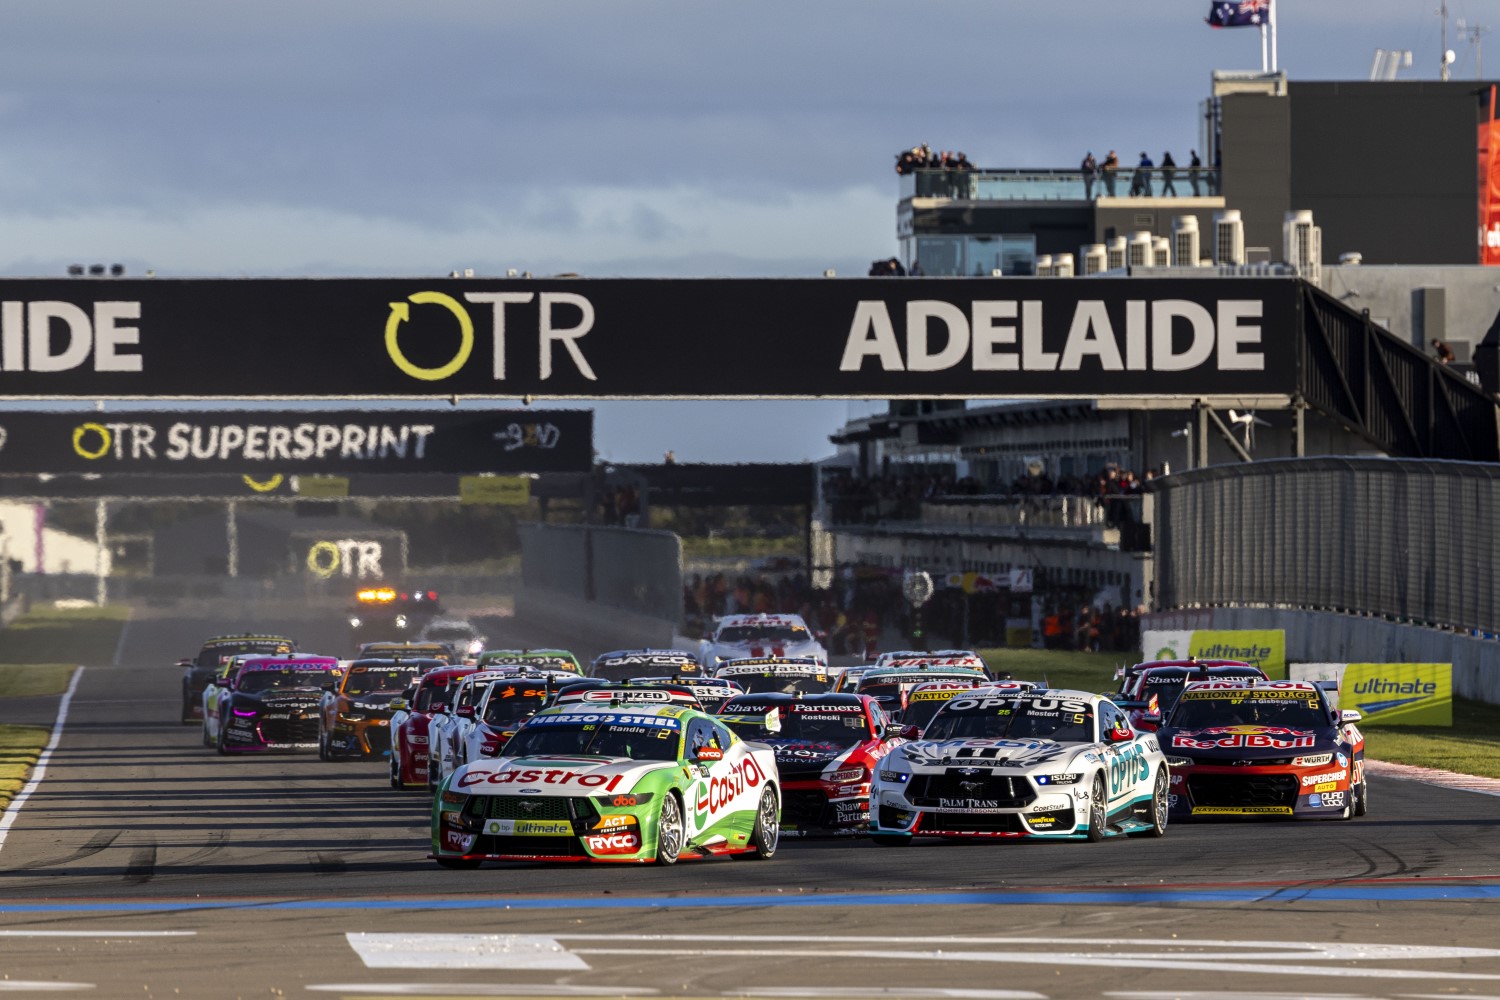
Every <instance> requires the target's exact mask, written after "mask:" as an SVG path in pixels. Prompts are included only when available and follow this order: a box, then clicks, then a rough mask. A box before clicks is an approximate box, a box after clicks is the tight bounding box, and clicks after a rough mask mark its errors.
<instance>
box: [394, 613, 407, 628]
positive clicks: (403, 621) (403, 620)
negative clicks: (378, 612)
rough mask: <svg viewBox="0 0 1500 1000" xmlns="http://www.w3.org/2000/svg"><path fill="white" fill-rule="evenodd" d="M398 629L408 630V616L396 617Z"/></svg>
mask: <svg viewBox="0 0 1500 1000" xmlns="http://www.w3.org/2000/svg"><path fill="white" fill-rule="evenodd" d="M396 627H397V628H406V616H405V615H397V616H396Z"/></svg>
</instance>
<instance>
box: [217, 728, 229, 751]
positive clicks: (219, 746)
mask: <svg viewBox="0 0 1500 1000" xmlns="http://www.w3.org/2000/svg"><path fill="white" fill-rule="evenodd" d="M214 749H215V750H217V751H219V756H220V757H228V756H229V748H228V747H227V746H225V745H224V724H223V723H222V722H221V723H219V737H218V739H216V740H214Z"/></svg>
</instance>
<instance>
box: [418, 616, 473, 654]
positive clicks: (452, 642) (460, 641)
mask: <svg viewBox="0 0 1500 1000" xmlns="http://www.w3.org/2000/svg"><path fill="white" fill-rule="evenodd" d="M486 639H487V637H486V636H485V635H483V634H482V633H481V632H480V631H479V629H477V628H475V627H474V624H473V623H472V622H470V621H469V620H468V619H467V618H434V619H433V620H432V621H430V622H428V623H427V625H426V626H425V627H424V628H423V629H422V631H421V632H419V633H418V634H417V641H418V642H440V643H442V644H443V645H444V646H447V647H448V648H449V649H451V650H452V651H453V662H455V663H457V662H459V661H461V660H464V659H466V658H470V659H472V658H474V657H477V656H478V655H479V654H480V653H482V652H484V644H485V641H486Z"/></svg>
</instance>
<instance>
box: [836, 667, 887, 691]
mask: <svg viewBox="0 0 1500 1000" xmlns="http://www.w3.org/2000/svg"><path fill="white" fill-rule="evenodd" d="M830 669H836V668H830ZM875 669H876V666H875V664H873V663H856V664H854V665H853V666H849V667H844V668H843V669H842V670H839V671H838V676H837V677H835V678H834V681H833V688H832V693H834V694H853V693H854V689H855V688H857V687H859V679H860V678H861V677H863V676H864V675H865V674H867V673H869V672H870V671H871V670H875Z"/></svg>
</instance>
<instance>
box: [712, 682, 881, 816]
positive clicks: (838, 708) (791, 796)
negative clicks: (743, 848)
mask: <svg viewBox="0 0 1500 1000" xmlns="http://www.w3.org/2000/svg"><path fill="white" fill-rule="evenodd" d="M768 712H775V713H776V714H777V716H778V718H779V720H780V722H781V728H780V731H779V732H776V733H770V734H767V733H765V732H764V723H763V721H762V720H763V719H764V718H765V716H766V714H767V713H768ZM719 714H720V715H722V716H724V717H725V722H726V725H728V726H729V728H730V729H731V730H733V731H735V732H737V733H739V735H740V736H742V737H745V738H746V739H750V740H757V741H759V742H761V743H764V744H766V745H768V746H770V747H771V748H772V749H773V750H774V751H775V752H776V768H777V770H778V771H779V772H780V773H781V795H782V804H781V827H782V829H783V830H788V831H796V832H798V833H803V834H816V833H864V832H865V828H866V827H867V826H868V825H869V821H870V775H871V774H872V773H873V772H874V771H875V769H876V768H877V767H878V766H879V762H880V761H881V759H883V758H884V757H885V756H886V755H887V754H889V753H890V752H891V750H892V749H894V748H895V747H898V746H900V745H901V744H903V743H905V742H906V740H905V739H903V738H902V737H901V736H900V735H899V733H898V732H897V730H898V729H899V727H898V726H896V725H894V724H892V723H891V722H890V721H889V720H888V719H887V718H886V717H885V714H884V712H882V711H881V709H880V706H879V705H877V704H876V703H875V701H874V700H873V699H871V698H868V697H865V696H863V695H857V694H810V695H793V694H742V695H736V696H735V697H733V698H731V699H729V700H728V701H727V702H725V703H724V706H723V707H722V708H721V709H720V710H719ZM744 717H750V718H755V719H757V723H756V725H755V726H754V727H751V728H745V727H744V726H743V724H742V723H740V722H738V721H736V719H738V718H744Z"/></svg>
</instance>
